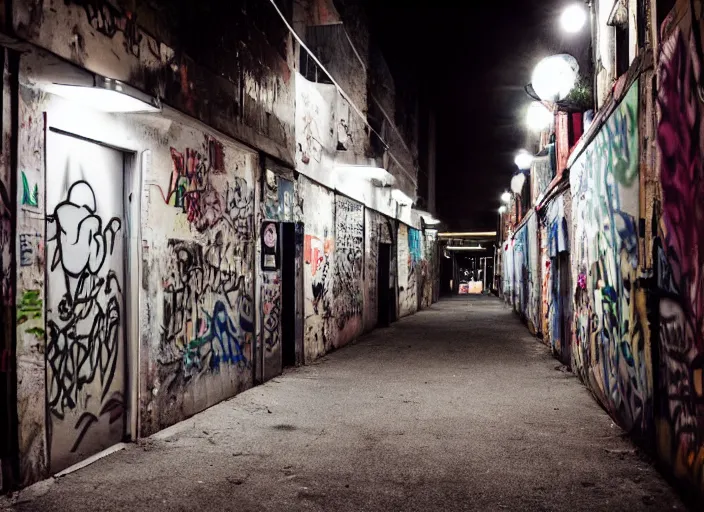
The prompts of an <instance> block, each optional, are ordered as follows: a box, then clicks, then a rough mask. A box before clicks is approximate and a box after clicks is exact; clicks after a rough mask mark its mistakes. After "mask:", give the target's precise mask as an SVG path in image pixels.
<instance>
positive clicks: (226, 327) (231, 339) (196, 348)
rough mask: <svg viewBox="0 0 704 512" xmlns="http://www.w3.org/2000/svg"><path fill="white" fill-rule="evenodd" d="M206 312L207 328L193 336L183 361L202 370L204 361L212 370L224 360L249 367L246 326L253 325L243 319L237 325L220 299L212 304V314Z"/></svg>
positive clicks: (196, 369)
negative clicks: (245, 350) (246, 353)
mask: <svg viewBox="0 0 704 512" xmlns="http://www.w3.org/2000/svg"><path fill="white" fill-rule="evenodd" d="M203 313H204V314H205V316H206V329H205V333H204V334H203V335H202V336H199V337H197V338H195V339H194V340H192V341H191V342H190V343H189V344H188V347H187V348H186V350H185V352H184V354H183V364H184V367H185V368H186V370H187V371H200V370H202V369H203V366H204V364H203V363H204V361H208V362H207V366H208V367H209V368H210V369H211V370H215V371H217V370H219V369H220V365H221V364H222V363H229V364H231V365H239V366H241V367H246V366H247V365H248V362H247V358H246V357H245V355H244V350H243V348H242V347H243V345H244V338H245V336H246V333H247V332H251V330H246V329H244V328H245V327H250V328H251V327H252V326H251V325H250V324H249V323H247V322H245V323H244V324H243V322H240V326H241V329H239V330H238V329H237V326H236V325H235V322H233V320H232V318H230V315H229V314H228V313H227V307H226V306H225V304H224V303H223V302H222V301H217V302H216V303H215V306H214V307H213V314H212V315H209V314H208V313H207V312H205V311H203Z"/></svg>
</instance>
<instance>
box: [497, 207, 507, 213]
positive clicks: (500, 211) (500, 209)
mask: <svg viewBox="0 0 704 512" xmlns="http://www.w3.org/2000/svg"><path fill="white" fill-rule="evenodd" d="M506 210H508V208H506V207H505V206H502V207H501V208H499V213H500V214H502V215H503V214H504V213H506Z"/></svg>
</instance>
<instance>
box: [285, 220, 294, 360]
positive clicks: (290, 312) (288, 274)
mask: <svg viewBox="0 0 704 512" xmlns="http://www.w3.org/2000/svg"><path fill="white" fill-rule="evenodd" d="M296 289H297V286H296V224H294V223H293V222H282V223H281V338H282V346H281V349H282V354H281V356H282V364H283V366H284V367H287V366H295V365H296Z"/></svg>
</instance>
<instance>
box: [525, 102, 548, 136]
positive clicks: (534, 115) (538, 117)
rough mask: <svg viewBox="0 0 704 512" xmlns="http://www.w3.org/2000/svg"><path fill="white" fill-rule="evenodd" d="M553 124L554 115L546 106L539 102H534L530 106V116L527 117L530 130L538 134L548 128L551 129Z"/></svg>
mask: <svg viewBox="0 0 704 512" xmlns="http://www.w3.org/2000/svg"><path fill="white" fill-rule="evenodd" d="M552 122H553V114H552V112H550V110H548V108H547V107H546V106H545V105H543V104H542V103H540V102H539V101H534V102H533V103H531V104H530V106H529V107H528V114H527V115H526V123H527V124H528V128H530V129H531V130H534V131H536V132H542V131H543V130H545V129H546V128H549V127H550V125H552Z"/></svg>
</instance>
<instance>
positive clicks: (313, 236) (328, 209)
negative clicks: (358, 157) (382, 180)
mask: <svg viewBox="0 0 704 512" xmlns="http://www.w3.org/2000/svg"><path fill="white" fill-rule="evenodd" d="M299 188H300V194H299V195H300V197H301V198H302V203H303V207H302V208H303V222H304V224H305V234H304V242H303V243H304V245H303V289H304V310H303V311H304V317H305V321H304V327H303V346H304V357H305V361H306V362H310V361H313V360H315V359H316V358H318V357H320V356H322V355H323V354H325V353H326V352H327V351H329V350H330V349H331V348H332V347H333V346H334V343H335V332H336V329H335V328H336V326H335V319H334V317H333V315H332V309H333V302H334V295H333V271H334V269H333V262H334V258H335V253H334V248H335V238H334V237H335V217H334V213H335V197H334V194H333V193H332V192H331V191H329V190H328V189H326V188H324V187H321V186H319V185H317V184H315V183H313V182H312V181H310V180H308V179H306V178H305V177H303V176H299Z"/></svg>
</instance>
